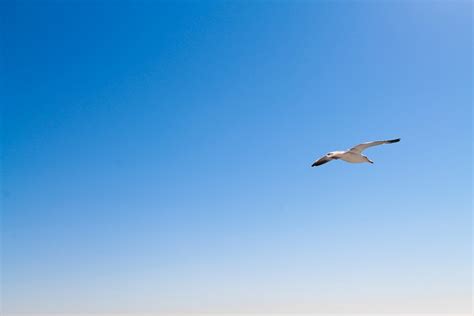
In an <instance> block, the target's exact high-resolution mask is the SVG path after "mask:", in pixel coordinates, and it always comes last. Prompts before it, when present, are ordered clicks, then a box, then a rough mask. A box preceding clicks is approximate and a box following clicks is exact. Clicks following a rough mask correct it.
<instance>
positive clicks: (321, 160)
mask: <svg viewBox="0 0 474 316" xmlns="http://www.w3.org/2000/svg"><path fill="white" fill-rule="evenodd" d="M331 160H332V158H329V157H328V156H327V155H324V156H323V157H321V158H319V159H318V160H316V161H315V162H314V163H313V164H312V165H311V167H317V166H321V165H323V164H325V163H327V162H330V161H331Z"/></svg>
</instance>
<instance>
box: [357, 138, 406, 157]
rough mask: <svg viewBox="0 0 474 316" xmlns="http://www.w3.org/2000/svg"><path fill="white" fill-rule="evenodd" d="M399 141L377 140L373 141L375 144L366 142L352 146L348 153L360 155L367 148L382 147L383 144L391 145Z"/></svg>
mask: <svg viewBox="0 0 474 316" xmlns="http://www.w3.org/2000/svg"><path fill="white" fill-rule="evenodd" d="M399 141H400V138H397V139H389V140H378V141H375V142H368V143H363V144H359V145H357V146H354V147H352V148H351V149H349V151H352V152H353V153H357V154H360V153H362V151H363V150H365V149H367V148H369V147H373V146H378V145H383V144H393V143H398V142H399Z"/></svg>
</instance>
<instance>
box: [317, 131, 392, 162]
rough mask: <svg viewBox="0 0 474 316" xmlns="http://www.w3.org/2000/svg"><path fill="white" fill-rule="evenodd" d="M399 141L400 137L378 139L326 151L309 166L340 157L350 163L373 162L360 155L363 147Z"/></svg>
mask: <svg viewBox="0 0 474 316" xmlns="http://www.w3.org/2000/svg"><path fill="white" fill-rule="evenodd" d="M399 141H400V138H397V139H390V140H378V141H374V142H368V143H363V144H359V145H357V146H354V147H352V148H351V149H348V150H346V151H331V152H329V153H327V154H326V155H324V156H323V157H321V158H319V159H318V160H317V161H315V162H314V163H313V164H312V165H311V167H315V166H320V165H322V164H325V163H327V162H330V161H331V160H337V159H341V160H344V161H347V162H351V163H361V162H370V163H374V162H373V161H372V160H370V159H369V158H367V157H366V156H364V155H362V151H364V150H365V149H367V148H369V147H373V146H378V145H383V144H393V143H398V142H399Z"/></svg>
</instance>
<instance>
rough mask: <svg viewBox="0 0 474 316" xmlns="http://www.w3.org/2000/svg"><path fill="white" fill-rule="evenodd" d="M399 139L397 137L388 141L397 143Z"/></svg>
mask: <svg viewBox="0 0 474 316" xmlns="http://www.w3.org/2000/svg"><path fill="white" fill-rule="evenodd" d="M399 141H400V138H397V139H392V140H389V141H388V143H389V144H393V143H398V142H399Z"/></svg>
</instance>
